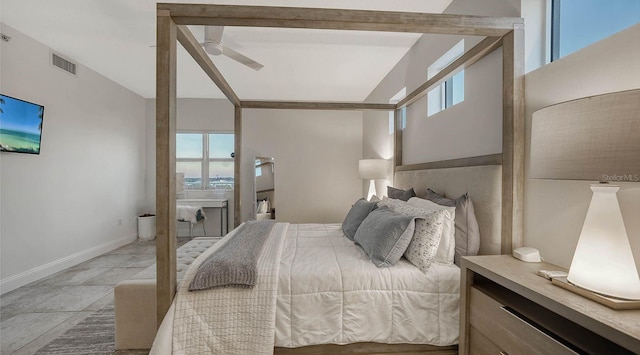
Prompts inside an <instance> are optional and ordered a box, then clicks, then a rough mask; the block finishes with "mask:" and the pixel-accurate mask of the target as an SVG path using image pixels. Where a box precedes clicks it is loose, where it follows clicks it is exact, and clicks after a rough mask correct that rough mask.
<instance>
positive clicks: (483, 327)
mask: <svg viewBox="0 0 640 355" xmlns="http://www.w3.org/2000/svg"><path fill="white" fill-rule="evenodd" d="M469 296H470V307H469V309H470V315H469V323H470V325H471V326H472V327H475V328H476V329H477V330H478V332H480V333H481V334H482V335H484V336H485V337H486V338H487V339H488V340H489V341H490V342H492V343H493V344H495V345H496V347H497V348H499V350H500V351H503V352H504V353H507V354H576V352H574V351H573V350H571V349H569V348H567V347H566V346H564V345H563V344H561V343H559V342H558V341H557V340H555V339H553V338H551V337H550V336H548V335H547V334H545V333H544V332H542V331H541V330H539V329H538V328H536V326H534V325H533V324H531V323H529V321H528V320H527V319H526V318H524V317H522V316H521V315H520V314H519V313H518V312H516V311H514V310H512V309H510V308H509V307H507V306H505V305H503V304H501V303H500V302H498V301H496V300H495V299H493V298H491V297H490V296H488V295H487V294H485V293H484V292H482V291H480V290H479V289H477V288H475V287H471V288H470V295H469ZM476 337H477V336H476ZM470 338H471V339H473V336H472V335H471V334H470ZM471 339H470V340H471ZM480 343H482V344H485V343H486V341H482V338H480ZM488 346H489V347H490V345H488ZM470 350H472V352H471V353H472V354H474V353H475V352H473V348H472V347H471V344H470ZM494 350H495V349H494ZM479 353H480V354H481V353H483V352H482V351H480V352H479ZM494 353H495V352H494ZM498 353H500V352H498Z"/></svg>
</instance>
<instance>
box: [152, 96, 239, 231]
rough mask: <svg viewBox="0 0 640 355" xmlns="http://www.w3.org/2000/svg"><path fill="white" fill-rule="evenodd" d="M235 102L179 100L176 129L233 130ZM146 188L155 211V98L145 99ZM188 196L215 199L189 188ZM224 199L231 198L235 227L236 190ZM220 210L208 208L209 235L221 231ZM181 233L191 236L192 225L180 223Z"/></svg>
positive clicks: (207, 223)
mask: <svg viewBox="0 0 640 355" xmlns="http://www.w3.org/2000/svg"><path fill="white" fill-rule="evenodd" d="M233 115H234V108H233V105H232V104H231V103H230V102H229V101H228V100H220V99H178V103H177V108H176V128H177V130H179V131H181V130H182V131H192V132H197V131H203V132H205V131H217V132H230V133H233V129H234V127H233ZM146 132H147V133H146V134H147V138H146V139H147V145H146V154H147V156H148V159H147V164H146V169H145V170H146V180H145V181H146V191H147V195H148V196H149V199H148V200H147V205H146V207H147V210H148V211H151V212H152V213H155V210H156V100H155V99H148V100H146ZM187 194H188V196H187V197H188V198H213V197H214V196H213V194H212V192H211V191H188V192H187ZM225 198H227V199H228V200H229V223H230V226H229V230H231V229H232V228H233V191H229V192H226V194H225ZM220 212H221V211H220V210H219V209H207V210H206V215H207V220H206V222H205V228H206V230H207V235H209V236H212V235H214V236H217V235H219V234H220V215H219V213H220ZM178 235H180V236H188V235H189V225H188V224H187V223H179V224H178ZM193 235H194V236H203V235H204V233H203V231H202V228H201V227H200V226H197V227H195V228H194V230H193Z"/></svg>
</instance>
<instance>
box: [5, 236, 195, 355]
mask: <svg viewBox="0 0 640 355" xmlns="http://www.w3.org/2000/svg"><path fill="white" fill-rule="evenodd" d="M188 240H189V238H179V239H178V246H180V245H182V244H184V243H186V242H187V241H188ZM155 253H156V246H155V241H141V242H133V243H131V244H128V245H125V246H123V247H121V248H118V249H116V250H113V251H112V252H109V253H106V254H103V255H101V256H98V257H96V258H93V259H91V260H88V261H85V262H83V263H81V264H78V265H76V266H73V267H71V268H69V269H66V270H63V271H61V272H58V273H56V274H54V275H51V276H49V277H47V278H44V279H42V280H39V281H36V282H33V283H31V284H28V285H26V286H23V287H20V288H18V289H15V290H13V291H11V292H8V293H6V294H4V295H2V296H1V297H0V354H2V355H4V354H33V353H35V352H36V351H37V350H39V349H40V348H42V347H43V346H45V345H47V344H48V343H49V342H51V341H52V340H53V339H55V338H57V337H58V336H60V335H62V334H63V333H64V332H65V331H66V330H68V329H70V328H71V327H73V326H74V325H76V324H77V323H78V322H80V321H82V320H83V319H85V318H86V317H87V316H89V315H90V314H91V313H93V312H94V311H96V310H99V309H101V308H103V307H104V306H106V305H109V304H113V288H114V286H115V285H116V284H118V283H119V282H120V281H123V280H127V279H130V278H132V276H134V275H135V274H137V273H139V272H141V271H142V270H144V269H145V268H147V267H149V266H150V265H152V264H153V263H155ZM118 353H119V352H118Z"/></svg>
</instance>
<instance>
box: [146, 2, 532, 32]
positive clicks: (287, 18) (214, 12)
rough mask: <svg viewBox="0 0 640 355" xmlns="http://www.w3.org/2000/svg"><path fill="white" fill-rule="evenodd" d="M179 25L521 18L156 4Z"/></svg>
mask: <svg viewBox="0 0 640 355" xmlns="http://www.w3.org/2000/svg"><path fill="white" fill-rule="evenodd" d="M158 9H166V10H170V11H171V16H172V17H173V19H174V21H175V22H176V23H177V24H178V25H204V26H251V27H286V28H312V29H331V30H358V31H382V32H413V33H433V34H452V35H472V36H504V35H506V34H507V33H509V32H510V31H511V30H513V25H514V24H516V23H523V20H522V19H521V18H512V17H484V16H470V15H453V14H424V13H412V12H393V11H367V10H344V9H317V8H297V7H265V6H232V5H198V4H166V3H160V4H158Z"/></svg>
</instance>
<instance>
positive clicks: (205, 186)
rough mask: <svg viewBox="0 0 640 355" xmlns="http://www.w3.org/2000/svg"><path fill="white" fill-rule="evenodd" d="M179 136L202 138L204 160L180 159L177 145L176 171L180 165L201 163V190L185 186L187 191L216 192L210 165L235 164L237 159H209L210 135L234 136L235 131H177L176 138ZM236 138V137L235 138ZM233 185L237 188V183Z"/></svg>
mask: <svg viewBox="0 0 640 355" xmlns="http://www.w3.org/2000/svg"><path fill="white" fill-rule="evenodd" d="M178 134H199V135H201V136H202V158H179V157H178V154H177V150H178V146H177V143H176V169H177V164H178V163H198V162H199V163H200V180H201V182H202V183H201V186H200V187H199V188H189V187H187V186H185V190H190V191H194V190H215V187H211V182H210V174H209V173H210V169H209V165H210V163H213V162H227V163H228V162H230V163H235V159H234V158H232V157H229V158H211V157H209V145H210V144H209V143H210V142H209V135H211V134H231V135H234V134H235V132H233V131H208V130H206V131H205V130H202V131H198V130H176V138H177V135H178ZM234 138H235V137H234ZM232 185H233V186H234V187H235V181H233V182H232Z"/></svg>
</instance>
